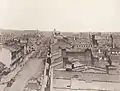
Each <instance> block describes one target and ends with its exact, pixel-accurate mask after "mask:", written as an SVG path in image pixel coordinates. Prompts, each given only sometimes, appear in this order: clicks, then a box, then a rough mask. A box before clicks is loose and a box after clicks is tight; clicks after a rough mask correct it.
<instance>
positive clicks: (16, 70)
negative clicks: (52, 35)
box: [0, 51, 34, 84]
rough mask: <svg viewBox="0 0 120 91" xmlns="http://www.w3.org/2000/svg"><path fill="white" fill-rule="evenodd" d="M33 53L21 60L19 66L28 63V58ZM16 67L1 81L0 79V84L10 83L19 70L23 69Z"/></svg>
mask: <svg viewBox="0 0 120 91" xmlns="http://www.w3.org/2000/svg"><path fill="white" fill-rule="evenodd" d="M33 53H34V51H33V52H32V53H30V54H28V55H26V57H25V58H24V59H23V62H22V63H21V64H20V65H24V64H26V62H27V61H28V59H29V57H30V56H31V55H32V54H33ZM20 65H19V66H18V67H17V68H16V69H15V70H14V71H12V72H11V73H9V74H8V75H7V76H4V77H3V78H2V79H1V82H0V83H1V84H2V83H6V82H8V81H10V79H11V78H13V77H15V76H16V75H17V74H18V73H19V72H20V71H21V69H22V68H23V66H20Z"/></svg>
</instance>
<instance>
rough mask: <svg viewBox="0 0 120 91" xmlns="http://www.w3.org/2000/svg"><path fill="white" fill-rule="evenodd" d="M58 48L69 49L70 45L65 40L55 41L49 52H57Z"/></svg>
mask: <svg viewBox="0 0 120 91" xmlns="http://www.w3.org/2000/svg"><path fill="white" fill-rule="evenodd" d="M59 48H71V45H70V43H69V42H68V40H66V39H55V42H54V43H53V44H52V45H51V50H52V52H55V51H58V50H59Z"/></svg>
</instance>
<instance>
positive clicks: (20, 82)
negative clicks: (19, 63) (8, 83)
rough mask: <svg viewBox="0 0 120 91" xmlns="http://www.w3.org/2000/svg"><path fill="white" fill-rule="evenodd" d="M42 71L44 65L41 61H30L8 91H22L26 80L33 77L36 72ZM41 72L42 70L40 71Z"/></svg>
mask: <svg viewBox="0 0 120 91" xmlns="http://www.w3.org/2000/svg"><path fill="white" fill-rule="evenodd" d="M41 69H43V70H44V64H43V60H42V59H37V58H36V59H30V60H29V61H28V62H27V64H26V65H25V66H24V67H23V69H22V71H21V72H20V73H19V74H18V76H17V77H16V80H15V82H14V83H13V85H12V87H11V88H10V89H9V91H22V90H23V88H24V87H25V84H26V82H27V80H28V79H29V78H30V77H32V76H34V75H35V74H36V73H37V72H38V70H41ZM41 71H42V70H41Z"/></svg>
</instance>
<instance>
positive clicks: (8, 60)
mask: <svg viewBox="0 0 120 91" xmlns="http://www.w3.org/2000/svg"><path fill="white" fill-rule="evenodd" d="M23 57H24V46H18V45H11V46H8V45H3V46H2V50H1V51H0V62H2V63H3V64H4V65H5V66H6V67H7V68H11V69H14V68H16V67H17V65H18V64H19V63H20V62H22V59H23Z"/></svg>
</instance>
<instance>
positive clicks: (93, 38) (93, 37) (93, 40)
mask: <svg viewBox="0 0 120 91" xmlns="http://www.w3.org/2000/svg"><path fill="white" fill-rule="evenodd" d="M92 42H93V45H95V35H92Z"/></svg>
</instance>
